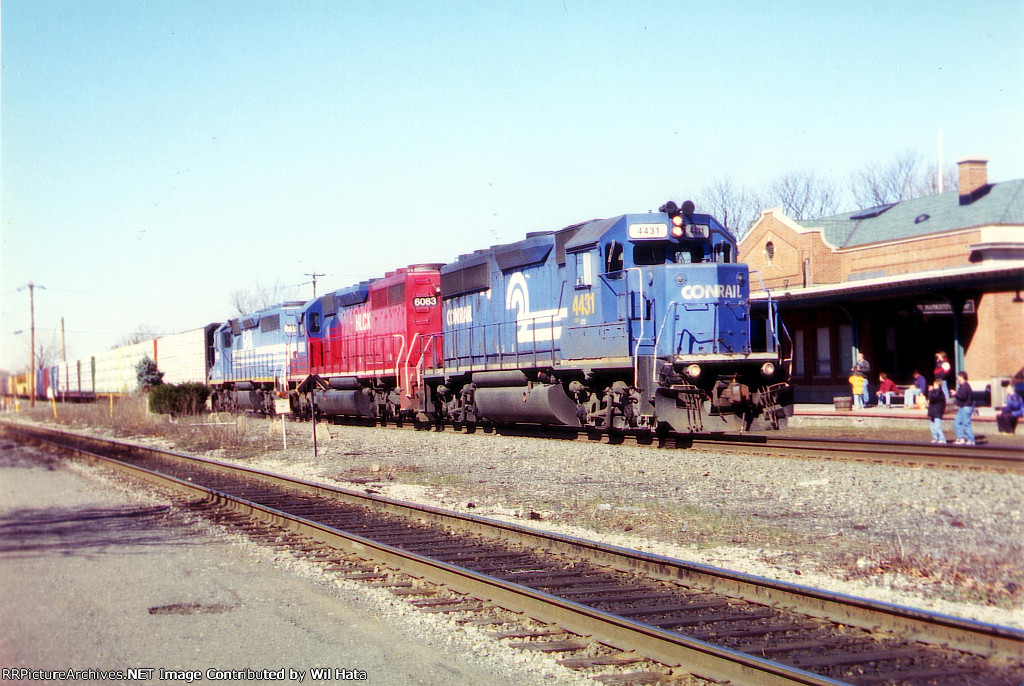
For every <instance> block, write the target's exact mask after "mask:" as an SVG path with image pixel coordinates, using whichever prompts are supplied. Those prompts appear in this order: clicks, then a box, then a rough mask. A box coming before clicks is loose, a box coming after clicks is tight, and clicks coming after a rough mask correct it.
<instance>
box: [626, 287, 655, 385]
mask: <svg viewBox="0 0 1024 686" xmlns="http://www.w3.org/2000/svg"><path fill="white" fill-rule="evenodd" d="M625 271H626V272H627V275H626V293H627V294H628V293H629V274H628V273H629V272H636V282H637V286H638V287H639V289H640V290H638V291H637V294H638V295H639V296H640V312H639V314H640V316H639V317H638V319H639V320H640V335H638V336H637V337H636V347H634V348H633V387H634V388H639V387H640V344H641V343H643V340H644V306H645V304H646V303H644V275H643V272H641V271H640V268H639V267H630V268H629V269H626V270H625ZM629 314H630V313H629V312H627V313H626V319H627V321H628V319H629ZM653 343H654V352H653V353H652V354H651V357H652V362H653V361H654V360H656V359H657V356H658V339H657V338H654V339H653ZM652 366H654V365H652Z"/></svg>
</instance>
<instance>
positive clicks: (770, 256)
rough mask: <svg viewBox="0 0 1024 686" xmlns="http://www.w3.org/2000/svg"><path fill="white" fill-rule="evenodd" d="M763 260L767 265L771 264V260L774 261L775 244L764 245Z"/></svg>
mask: <svg viewBox="0 0 1024 686" xmlns="http://www.w3.org/2000/svg"><path fill="white" fill-rule="evenodd" d="M764 259H765V261H766V262H767V263H768V264H771V263H772V260H774V259H775V244H774V243H772V242H771V241H768V242H767V243H765V244H764Z"/></svg>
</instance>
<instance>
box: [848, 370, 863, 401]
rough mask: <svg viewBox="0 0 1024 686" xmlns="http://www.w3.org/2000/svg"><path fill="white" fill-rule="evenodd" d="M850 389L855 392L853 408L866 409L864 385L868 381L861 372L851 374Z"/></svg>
mask: <svg viewBox="0 0 1024 686" xmlns="http://www.w3.org/2000/svg"><path fill="white" fill-rule="evenodd" d="M849 381H850V389H851V391H852V392H853V409H855V410H863V409H864V386H865V383H866V381H867V379H865V378H864V377H863V376H861V375H860V374H850V379H849Z"/></svg>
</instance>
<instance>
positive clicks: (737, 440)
mask: <svg viewBox="0 0 1024 686" xmlns="http://www.w3.org/2000/svg"><path fill="white" fill-rule="evenodd" d="M693 445H694V446H698V447H707V448H714V449H715V450H729V451H743V452H751V451H752V450H763V451H765V452H766V453H769V454H772V453H777V454H781V455H785V456H787V457H813V458H818V459H821V458H826V459H842V460H862V461H871V462H888V463H900V464H917V465H938V466H943V467H958V468H974V469H1000V470H1006V471H1011V472H1024V451H1021V450H1020V449H1019V448H1015V447H1010V446H990V445H973V446H965V445H956V444H952V443H951V444H947V445H932V444H928V443H914V442H910V441H877V440H860V439H851V438H810V437H803V436H774V435H772V436H763V435H747V436H743V435H740V436H724V435H721V436H711V435H699V436H695V437H694V439H693Z"/></svg>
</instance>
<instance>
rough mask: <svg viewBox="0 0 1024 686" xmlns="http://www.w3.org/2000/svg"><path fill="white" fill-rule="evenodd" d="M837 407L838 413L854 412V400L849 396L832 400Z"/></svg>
mask: <svg viewBox="0 0 1024 686" xmlns="http://www.w3.org/2000/svg"><path fill="white" fill-rule="evenodd" d="M832 402H833V403H834V404H835V406H836V412H850V411H851V410H853V398H852V397H851V396H848V395H841V396H837V397H835V398H833V399H832Z"/></svg>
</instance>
